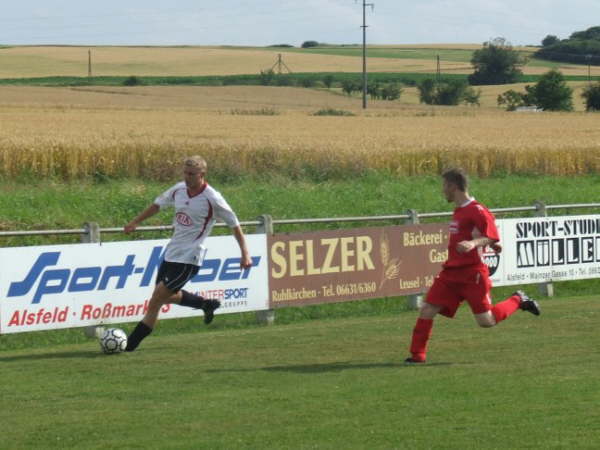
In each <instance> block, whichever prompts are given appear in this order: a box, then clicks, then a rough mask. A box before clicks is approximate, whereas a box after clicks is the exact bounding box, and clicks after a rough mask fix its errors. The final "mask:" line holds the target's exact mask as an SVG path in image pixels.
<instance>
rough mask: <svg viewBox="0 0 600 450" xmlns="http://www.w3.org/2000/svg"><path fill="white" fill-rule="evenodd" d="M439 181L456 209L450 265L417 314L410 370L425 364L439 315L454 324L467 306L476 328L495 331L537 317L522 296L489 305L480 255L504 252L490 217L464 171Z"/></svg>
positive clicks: (534, 308)
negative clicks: (516, 317)
mask: <svg viewBox="0 0 600 450" xmlns="http://www.w3.org/2000/svg"><path fill="white" fill-rule="evenodd" d="M442 178H443V193H444V196H445V197H446V200H448V202H450V203H454V204H455V205H456V209H455V210H454V214H453V215H452V222H450V239H449V243H448V259H447V260H446V262H445V263H444V264H443V265H442V271H441V272H440V273H439V274H438V275H437V277H436V278H435V280H434V282H433V285H432V286H431V288H430V289H429V292H428V293H427V298H426V299H425V301H424V302H423V305H422V306H421V308H420V310H419V318H418V319H417V323H416V325H415V328H414V329H413V334H412V342H411V345H410V353H411V356H410V357H409V358H407V359H406V360H405V362H406V363H408V364H416V363H424V362H425V361H426V356H427V342H428V341H429V338H430V337H431V329H432V327H433V319H434V317H435V316H436V315H437V314H442V315H444V316H446V317H449V318H453V317H454V315H455V314H456V310H457V309H458V307H459V306H460V304H461V303H462V302H463V301H464V300H466V301H467V303H469V306H470V307H471V311H472V312H473V315H474V316H475V320H476V321H477V323H478V324H479V326H481V327H485V328H489V327H493V326H494V325H497V324H498V323H500V322H501V321H503V320H504V319H506V318H507V317H508V316H510V315H511V314H513V313H514V312H515V311H516V310H517V309H522V310H524V311H528V312H530V313H532V314H535V315H536V316H538V315H539V314H540V308H539V305H538V304H537V302H536V301H535V300H532V299H530V298H529V297H528V296H527V295H526V294H525V293H524V292H523V291H517V292H515V293H514V294H513V295H512V296H510V297H509V298H507V299H506V300H504V301H502V302H500V303H497V304H495V305H492V301H491V298H490V289H491V287H492V283H491V281H490V279H489V272H488V268H487V266H486V264H485V263H484V262H483V260H482V253H483V249H484V248H485V247H486V246H488V245H489V246H490V247H491V248H492V249H493V250H494V251H496V252H500V251H501V250H502V247H501V246H500V244H499V243H498V242H499V240H500V238H499V236H498V230H497V228H496V224H495V219H494V215H493V214H492V213H491V212H490V211H489V210H488V209H487V208H486V207H485V206H483V205H482V204H481V203H478V202H477V201H476V200H475V199H474V198H473V197H471V196H469V193H468V190H467V183H468V182H467V176H466V175H465V173H464V171H463V170H462V169H450V170H448V171H446V172H444V173H443V175H442Z"/></svg>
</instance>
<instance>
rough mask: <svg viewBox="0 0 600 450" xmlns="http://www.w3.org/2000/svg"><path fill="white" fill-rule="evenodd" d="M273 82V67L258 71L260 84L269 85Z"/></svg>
mask: <svg viewBox="0 0 600 450" xmlns="http://www.w3.org/2000/svg"><path fill="white" fill-rule="evenodd" d="M274 82H275V72H273V69H269V70H261V71H260V84H262V85H263V86H270V85H272V84H273V83H274Z"/></svg>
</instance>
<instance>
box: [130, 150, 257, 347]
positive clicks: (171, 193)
mask: <svg viewBox="0 0 600 450" xmlns="http://www.w3.org/2000/svg"><path fill="white" fill-rule="evenodd" d="M206 169H207V165H206V161H205V160H204V159H203V158H201V157H200V156H191V157H189V158H186V159H185V160H184V163H183V175H184V181H183V182H180V183H177V184H176V185H174V186H172V187H171V188H170V189H168V190H167V191H165V192H164V193H163V194H161V195H160V196H158V197H157V198H156V200H154V203H152V204H151V205H150V206H149V207H148V208H146V209H145V210H144V211H142V212H141V213H140V214H139V215H138V216H137V217H136V218H135V219H133V220H132V221H131V222H129V223H128V224H127V225H125V227H124V229H123V231H124V232H125V233H130V232H132V231H134V230H135V229H136V228H137V226H138V225H139V224H140V223H141V222H142V221H144V220H146V219H147V218H149V217H151V216H153V215H155V214H156V213H158V212H159V211H160V209H161V208H163V207H174V208H175V219H174V222H173V227H174V231H173V236H172V237H171V240H170V241H169V244H168V245H167V248H166V250H165V253H164V261H163V262H162V264H161V266H160V268H159V269H158V275H157V277H156V285H155V287H154V292H152V297H151V298H150V301H149V303H148V311H147V312H146V314H145V315H144V318H143V319H142V320H141V322H139V323H138V324H137V326H136V327H135V329H134V330H133V332H132V333H131V335H130V336H129V337H128V338H127V351H129V352H131V351H133V350H135V349H136V348H137V346H138V345H139V344H140V342H141V341H142V340H143V339H144V338H145V337H146V336H148V335H149V334H150V333H151V332H152V330H153V328H154V326H155V325H156V321H157V319H158V313H159V311H160V308H161V307H162V306H163V305H165V304H167V303H176V304H179V305H181V306H189V307H191V308H195V309H202V310H203V311H204V322H205V323H207V324H209V323H210V322H212V319H213V317H214V311H215V309H217V308H218V307H219V306H221V303H220V302H219V301H218V300H208V299H204V298H202V297H200V296H198V295H194V294H192V293H190V292H187V291H184V290H183V289H181V288H182V287H183V286H184V285H185V284H186V283H187V282H188V281H189V280H190V279H191V278H193V277H194V276H195V275H196V274H197V273H198V271H199V270H200V266H201V265H202V261H203V259H204V256H205V254H206V248H205V247H204V246H203V242H204V240H205V239H206V237H207V236H208V235H209V234H210V232H211V230H212V227H213V225H214V224H215V222H216V219H217V218H219V219H221V220H223V221H224V222H225V223H226V224H227V225H228V226H229V227H230V228H231V229H232V231H233V235H234V236H235V239H236V240H237V242H238V245H239V247H240V251H241V260H240V266H241V267H242V268H243V269H247V268H249V267H250V266H251V265H252V259H251V258H250V254H249V253H248V248H247V246H246V240H245V238H244V233H243V232H242V228H241V226H240V223H239V221H238V219H237V216H236V215H235V213H234V212H233V210H232V209H231V207H230V206H229V204H228V203H227V201H225V199H224V198H223V196H222V195H221V194H220V193H219V192H218V191H216V190H215V189H213V188H212V187H211V186H209V185H208V183H207V182H206V181H205V175H206Z"/></svg>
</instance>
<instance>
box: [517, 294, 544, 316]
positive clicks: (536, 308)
mask: <svg viewBox="0 0 600 450" xmlns="http://www.w3.org/2000/svg"><path fill="white" fill-rule="evenodd" d="M513 296H517V297H519V299H520V300H521V302H520V303H519V309H521V310H523V311H527V312H530V313H531V314H533V315H534V316H539V315H540V314H541V313H542V310H541V309H540V305H539V303H538V302H536V301H535V300H534V299H532V298H530V297H529V296H528V295H527V294H526V293H525V292H523V291H517V292H515V293H514V294H513Z"/></svg>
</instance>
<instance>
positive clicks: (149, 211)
mask: <svg viewBox="0 0 600 450" xmlns="http://www.w3.org/2000/svg"><path fill="white" fill-rule="evenodd" d="M158 211H160V206H158V205H157V204H155V203H152V204H151V205H150V206H148V207H147V208H146V209H145V210H143V211H142V212H141V213H140V214H139V215H138V216H137V217H136V218H135V219H133V220H132V221H131V222H129V223H128V224H127V225H125V226H124V227H123V231H124V232H125V233H131V232H132V231H135V229H136V228H137V226H138V225H139V224H140V223H142V222H143V221H144V220H146V219H147V218H148V217H152V216H153V215H154V214H156V213H158Z"/></svg>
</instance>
